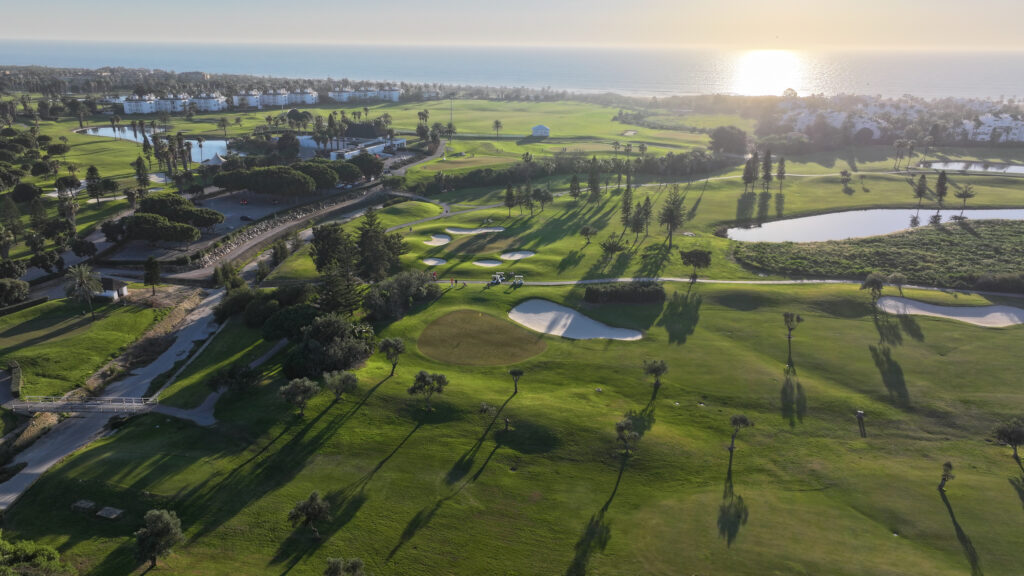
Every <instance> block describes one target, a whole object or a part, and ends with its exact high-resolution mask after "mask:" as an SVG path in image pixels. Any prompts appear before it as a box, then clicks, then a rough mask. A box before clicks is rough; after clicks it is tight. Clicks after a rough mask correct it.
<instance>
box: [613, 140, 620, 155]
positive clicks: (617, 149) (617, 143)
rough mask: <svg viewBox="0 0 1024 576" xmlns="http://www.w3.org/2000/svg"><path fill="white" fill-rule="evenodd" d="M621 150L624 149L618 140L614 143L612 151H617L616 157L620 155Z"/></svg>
mask: <svg viewBox="0 0 1024 576" xmlns="http://www.w3.org/2000/svg"><path fill="white" fill-rule="evenodd" d="M619 148H622V144H619V141H618V140H616V141H615V142H612V150H615V155H616V156H618V155H619Z"/></svg>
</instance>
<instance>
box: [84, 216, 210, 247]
mask: <svg viewBox="0 0 1024 576" xmlns="http://www.w3.org/2000/svg"><path fill="white" fill-rule="evenodd" d="M123 220H124V229H125V231H126V236H127V237H128V238H131V239H132V240H147V241H149V242H195V241H196V240H199V236H200V234H199V229H198V228H196V227H195V226H190V225H188V224H181V223H179V222H171V221H170V220H168V219H167V218H165V217H163V216H160V215H159V214H148V213H138V214H135V215H134V216H127V217H125V218H124V219H123ZM104 234H106V231H104Z"/></svg>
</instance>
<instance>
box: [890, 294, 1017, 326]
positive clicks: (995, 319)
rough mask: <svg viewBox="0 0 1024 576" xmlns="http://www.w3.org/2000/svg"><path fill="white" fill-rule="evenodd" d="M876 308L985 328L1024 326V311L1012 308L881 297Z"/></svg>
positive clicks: (893, 312) (892, 312)
mask: <svg viewBox="0 0 1024 576" xmlns="http://www.w3.org/2000/svg"><path fill="white" fill-rule="evenodd" d="M878 307H879V308H881V309H882V310H885V311H886V312H888V313H889V314H917V315H920V316H935V317H937V318H948V319H950V320H959V321H961V322H967V323H968V324H974V325H975V326H985V327H987V328H1005V327H1006V326H1015V325H1017V324H1024V309H1022V308H1014V307H1013V306H938V305H936V304H926V303H924V302H918V301H916V300H910V299H908V298H898V297H896V296H883V297H882V298H879V299H878Z"/></svg>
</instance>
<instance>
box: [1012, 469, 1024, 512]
mask: <svg viewBox="0 0 1024 576" xmlns="http://www.w3.org/2000/svg"><path fill="white" fill-rule="evenodd" d="M1010 486H1013V490H1014V491H1015V492H1016V493H1017V498H1019V499H1020V505H1021V507H1024V473H1022V474H1021V475H1020V477H1019V478H1010Z"/></svg>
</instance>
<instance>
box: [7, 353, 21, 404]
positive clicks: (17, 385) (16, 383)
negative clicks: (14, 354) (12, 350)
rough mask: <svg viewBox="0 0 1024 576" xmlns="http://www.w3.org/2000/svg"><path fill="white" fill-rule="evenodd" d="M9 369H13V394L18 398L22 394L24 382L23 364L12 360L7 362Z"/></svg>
mask: <svg viewBox="0 0 1024 576" xmlns="http://www.w3.org/2000/svg"><path fill="white" fill-rule="evenodd" d="M7 369H8V370H10V371H11V394H12V395H13V396H14V397H15V398H18V397H19V396H21V385H22V384H24V382H22V376H21V365H20V364H18V361H17V360H11V361H10V362H9V363H8V364H7Z"/></svg>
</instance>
